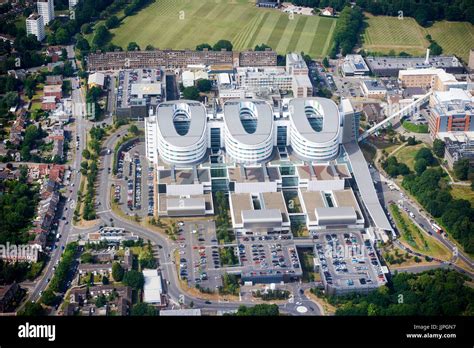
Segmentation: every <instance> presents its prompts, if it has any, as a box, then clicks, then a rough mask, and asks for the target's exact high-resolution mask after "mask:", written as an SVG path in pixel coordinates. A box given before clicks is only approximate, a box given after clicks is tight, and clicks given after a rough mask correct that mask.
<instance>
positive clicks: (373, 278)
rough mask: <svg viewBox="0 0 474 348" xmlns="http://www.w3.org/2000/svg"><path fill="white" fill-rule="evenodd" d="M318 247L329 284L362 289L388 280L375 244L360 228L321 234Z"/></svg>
mask: <svg viewBox="0 0 474 348" xmlns="http://www.w3.org/2000/svg"><path fill="white" fill-rule="evenodd" d="M315 249H316V254H317V257H316V263H317V265H319V267H320V271H321V274H322V276H323V279H324V282H325V284H326V286H329V287H331V288H335V289H352V290H358V289H368V288H374V287H377V286H379V285H382V284H384V283H385V282H386V279H385V276H384V274H383V271H382V268H381V265H380V262H379V260H378V257H377V255H376V253H375V250H374V248H373V246H372V245H371V243H370V241H369V240H365V241H364V240H363V239H362V235H361V234H360V233H359V232H357V231H345V232H333V233H324V234H320V235H319V239H318V242H317V243H316V244H315Z"/></svg>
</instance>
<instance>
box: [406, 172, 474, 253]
mask: <svg viewBox="0 0 474 348" xmlns="http://www.w3.org/2000/svg"><path fill="white" fill-rule="evenodd" d="M445 175H446V174H445V173H444V172H443V170H442V169H441V168H439V167H438V168H428V169H426V170H424V171H423V172H422V173H421V174H418V175H415V174H409V175H407V176H405V178H404V179H403V183H402V185H403V187H404V188H406V189H407V190H408V191H409V192H410V193H411V194H412V195H414V196H415V197H416V199H417V200H418V201H419V202H420V203H421V204H422V205H423V207H424V208H425V209H426V210H427V211H428V212H429V213H430V214H431V215H433V217H434V218H436V219H439V221H440V222H441V224H442V225H443V226H444V227H445V228H446V229H447V231H448V233H449V234H450V235H452V236H453V238H455V239H456V240H457V241H458V242H459V243H460V244H461V245H462V246H463V247H464V250H465V251H466V252H468V253H473V252H474V209H473V208H472V207H471V204H470V203H469V201H467V200H465V199H454V198H453V197H452V195H451V193H450V192H449V191H448V189H447V188H446V184H445V182H444V180H443V176H445Z"/></svg>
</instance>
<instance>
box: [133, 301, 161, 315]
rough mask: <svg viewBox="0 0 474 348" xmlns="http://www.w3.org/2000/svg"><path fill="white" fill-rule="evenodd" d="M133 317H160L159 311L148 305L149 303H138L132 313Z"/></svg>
mask: <svg viewBox="0 0 474 348" xmlns="http://www.w3.org/2000/svg"><path fill="white" fill-rule="evenodd" d="M130 315H132V316H140V317H142V316H156V315H158V310H157V309H156V308H155V307H153V306H151V305H148V304H147V303H143V302H142V303H137V304H136V305H134V306H133V307H132V312H131V313H130Z"/></svg>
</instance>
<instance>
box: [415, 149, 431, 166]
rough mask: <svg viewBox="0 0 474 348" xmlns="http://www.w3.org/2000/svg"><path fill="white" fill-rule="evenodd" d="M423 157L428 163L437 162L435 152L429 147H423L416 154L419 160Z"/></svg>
mask: <svg viewBox="0 0 474 348" xmlns="http://www.w3.org/2000/svg"><path fill="white" fill-rule="evenodd" d="M420 158H423V159H425V160H426V164H427V165H429V166H431V165H433V164H435V163H436V160H435V158H434V157H433V153H432V152H431V150H430V149H428V148H427V147H424V148H421V149H420V150H418V152H417V153H416V155H415V160H419V159H420Z"/></svg>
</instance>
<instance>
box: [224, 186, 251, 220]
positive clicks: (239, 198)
mask: <svg viewBox="0 0 474 348" xmlns="http://www.w3.org/2000/svg"><path fill="white" fill-rule="evenodd" d="M229 199H230V204H231V209H232V215H233V220H234V221H233V222H234V225H238V224H241V223H242V211H243V210H253V203H252V195H251V194H250V193H231V194H230V196H229Z"/></svg>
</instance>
